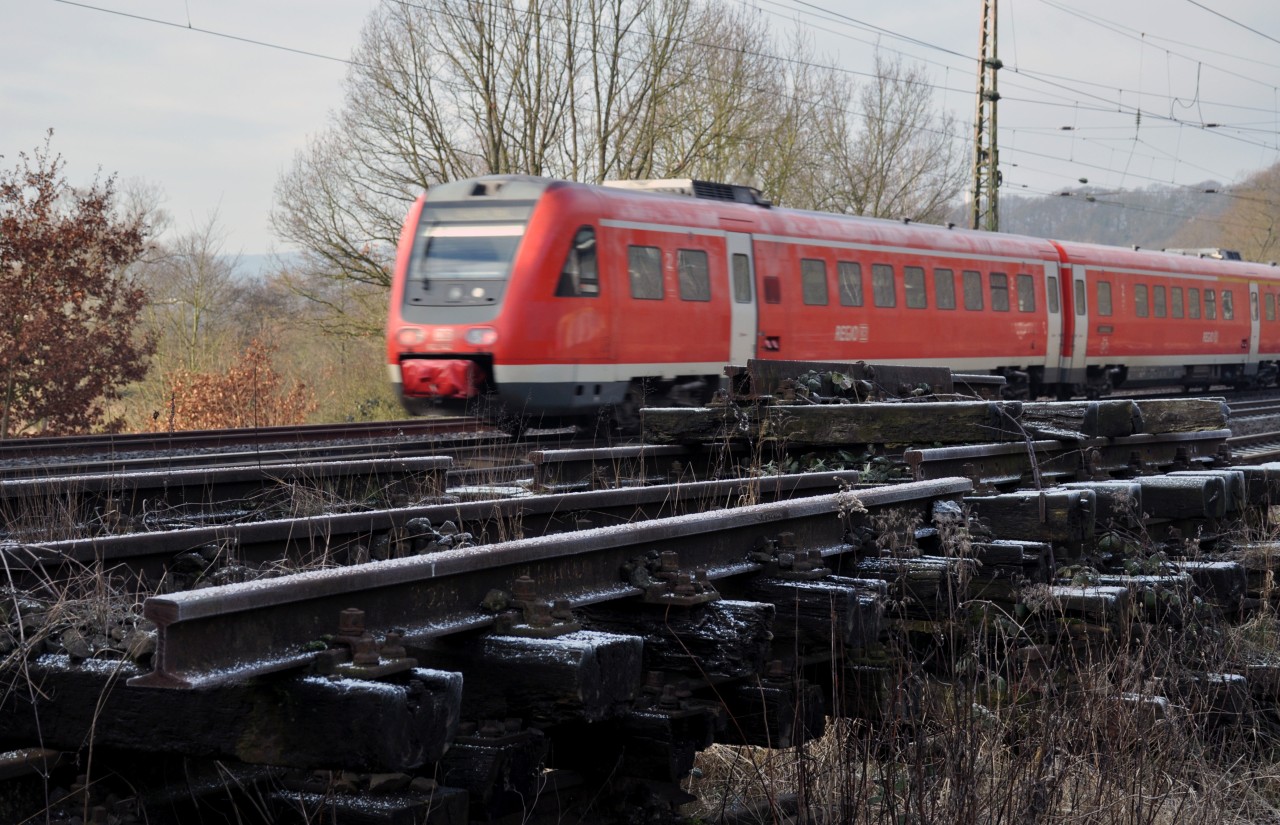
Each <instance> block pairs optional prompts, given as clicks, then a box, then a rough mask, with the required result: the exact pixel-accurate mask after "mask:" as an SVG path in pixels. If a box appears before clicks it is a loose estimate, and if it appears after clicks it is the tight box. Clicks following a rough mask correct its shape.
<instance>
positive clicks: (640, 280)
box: [627, 244, 666, 301]
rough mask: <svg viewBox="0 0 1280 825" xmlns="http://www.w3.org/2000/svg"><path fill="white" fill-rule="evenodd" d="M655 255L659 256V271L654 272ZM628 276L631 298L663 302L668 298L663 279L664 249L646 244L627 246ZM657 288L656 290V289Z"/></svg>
mask: <svg viewBox="0 0 1280 825" xmlns="http://www.w3.org/2000/svg"><path fill="white" fill-rule="evenodd" d="M653 255H657V261H656V263H657V271H656V272H655V271H654V270H653V263H654V259H653ZM627 276H628V280H630V282H631V297H632V298H633V299H635V300H637V301H661V300H662V299H663V298H665V297H666V289H665V286H664V284H663V278H662V249H661V247H657V246H647V245H644V244H629V245H628V246H627ZM655 287H656V289H655Z"/></svg>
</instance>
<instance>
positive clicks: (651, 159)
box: [272, 0, 965, 332]
mask: <svg viewBox="0 0 1280 825" xmlns="http://www.w3.org/2000/svg"><path fill="white" fill-rule="evenodd" d="M788 51H789V52H791V53H795V54H808V53H810V52H811V48H810V47H809V44H807V43H805V42H804V41H803V39H802V38H799V37H797V38H796V39H795V40H794V41H793V42H791V43H789V44H787V45H786V46H784V45H782V44H781V42H780V40H779V38H778V37H777V35H776V34H775V33H774V31H773V29H772V27H771V26H770V25H769V22H768V21H767V20H766V19H765V17H764V16H763V15H762V14H761V13H760V12H759V11H758V10H749V9H742V8H738V7H728V6H725V5H724V4H713V3H710V2H706V0H561V2H559V3H556V4H549V3H546V2H544V0H530V2H525V3H517V2H515V0H436V2H433V3H432V4H431V5H430V6H426V5H422V4H418V3H410V2H404V1H403V0H384V2H383V3H382V5H380V6H379V7H378V8H377V9H376V10H375V11H374V12H373V14H372V15H371V17H370V19H369V22H368V24H367V25H366V27H365V29H364V32H363V35H362V38H361V43H360V46H359V47H358V48H357V49H356V52H355V54H354V56H353V67H352V69H351V71H350V73H349V75H348V78H347V82H346V87H347V94H346V101H345V103H344V105H343V107H342V109H341V110H340V112H339V113H338V114H337V115H335V117H334V119H333V122H332V123H331V124H330V126H329V128H328V129H327V130H326V131H325V132H324V133H323V134H321V135H319V136H318V137H316V138H315V139H314V140H313V141H312V142H311V144H310V145H309V146H308V148H307V149H306V150H305V151H303V152H300V153H299V154H298V155H297V157H296V158H295V160H294V164H293V167H292V169H290V170H289V171H288V172H287V173H286V174H285V175H283V176H282V177H281V179H280V181H279V182H278V183H277V187H276V208H275V210H274V212H273V214H272V222H273V225H274V227H275V229H276V232H277V233H278V234H279V235H280V236H281V237H282V238H283V239H284V240H286V241H289V242H291V243H293V244H296V245H297V246H299V247H300V248H302V249H303V250H304V255H305V262H304V265H303V266H302V267H301V271H302V272H303V273H304V274H305V275H306V277H305V278H302V279H298V280H297V281H296V283H295V285H296V287H297V288H298V289H299V290H300V291H302V292H303V293H304V294H306V295H307V296H308V297H311V298H313V299H314V300H316V301H317V302H319V303H321V304H326V305H328V306H330V307H331V308H332V309H333V310H334V311H335V312H334V314H332V315H331V319H332V323H331V327H332V328H333V329H341V330H343V331H348V332H359V331H362V330H364V331H371V329H374V328H376V325H375V326H374V327H373V328H368V327H367V326H366V324H365V323H363V322H359V321H354V320H353V318H352V317H351V313H347V312H346V311H345V307H344V303H345V302H347V301H355V302H356V303H357V304H358V305H359V306H360V307H361V312H362V314H363V308H364V303H366V302H367V301H368V300H369V299H370V297H371V296H372V297H373V298H374V299H375V300H377V299H379V298H380V296H381V294H382V292H383V291H384V290H385V289H386V287H387V286H388V285H389V282H390V275H389V265H390V262H391V260H390V256H391V253H392V250H393V249H394V247H395V243H396V241H397V239H398V236H399V231H400V225H401V221H402V219H403V215H404V212H405V209H406V207H407V204H408V203H409V202H411V201H412V199H413V198H414V197H415V196H416V195H417V194H418V193H419V192H421V191H422V190H423V189H425V188H428V187H430V186H432V185H434V184H436V183H440V182H443V181H449V180H456V179H459V178H465V177H472V176H476V175H482V174H505V173H519V174H533V175H545V176H548V177H558V178H568V179H573V180H582V181H588V182H598V181H602V180H606V179H617V178H654V177H701V178H709V179H715V180H725V181H732V182H737V183H748V184H754V185H757V186H759V187H761V188H762V189H763V190H764V191H765V192H766V194H767V195H769V196H771V197H772V198H774V199H775V200H776V201H777V202H779V203H783V204H789V205H795V206H800V207H822V208H830V209H835V210H837V211H846V212H856V213H858V214H910V215H912V216H913V217H917V218H922V219H924V218H931V217H935V213H936V212H938V210H939V205H940V204H941V203H943V202H945V201H946V200H947V199H949V198H952V197H954V195H955V194H956V192H958V191H959V186H960V181H962V179H963V158H964V157H965V154H964V151H963V148H962V147H960V146H957V145H954V142H953V141H952V140H951V138H950V136H949V134H948V135H946V137H945V138H944V137H942V134H943V133H946V132H948V131H949V129H950V126H951V124H950V121H949V120H948V119H947V118H945V117H943V118H935V117H934V116H933V113H932V109H931V107H930V104H931V101H930V97H929V95H928V91H927V87H925V86H924V85H923V84H922V82H921V81H922V80H923V71H922V70H920V69H906V68H903V67H902V66H901V65H900V64H897V63H889V62H883V63H882V64H881V65H880V68H881V70H882V72H886V73H887V75H886V76H885V77H883V78H881V80H880V82H878V83H874V84H872V85H871V86H869V87H868V88H867V89H865V90H862V92H861V100H860V101H859V100H858V99H857V97H856V95H857V90H856V89H855V87H854V86H853V85H852V84H851V83H849V82H847V80H845V79H844V78H843V77H842V76H841V75H840V74H839V73H837V72H836V71H835V70H834V69H833V68H830V67H827V66H823V65H821V64H819V63H814V62H811V61H809V60H802V59H798V58H783V57H781V56H780V55H782V54H784V53H787V52H788ZM859 102H860V103H861V105H859ZM855 112H860V114H858V115H855ZM931 160H932V162H933V164H934V165H933V166H930V165H929V162H930V161H931ZM953 166H956V167H957V169H958V172H957V171H955V170H953ZM877 175H878V176H879V178H876V176H877ZM957 176H958V177H957ZM917 187H924V189H925V190H927V191H921V190H920V189H918V188H917ZM334 284H345V285H346V286H344V288H343V289H342V290H337V291H335V290H334V289H333V285H334Z"/></svg>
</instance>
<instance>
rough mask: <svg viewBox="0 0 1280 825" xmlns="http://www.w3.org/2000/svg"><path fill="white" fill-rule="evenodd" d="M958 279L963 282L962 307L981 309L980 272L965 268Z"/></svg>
mask: <svg viewBox="0 0 1280 825" xmlns="http://www.w3.org/2000/svg"><path fill="white" fill-rule="evenodd" d="M960 279H961V280H962V281H963V282H964V283H963V289H964V308H965V309H982V273H981V272H974V271H973V270H972V269H966V270H965V271H964V273H963V274H962V275H961V276H960Z"/></svg>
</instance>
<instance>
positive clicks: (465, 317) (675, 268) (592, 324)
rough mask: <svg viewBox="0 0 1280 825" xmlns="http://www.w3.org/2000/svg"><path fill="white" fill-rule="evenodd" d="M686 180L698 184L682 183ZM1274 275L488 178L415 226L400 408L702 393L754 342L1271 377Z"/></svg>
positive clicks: (1095, 391) (869, 357)
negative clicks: (726, 366)
mask: <svg viewBox="0 0 1280 825" xmlns="http://www.w3.org/2000/svg"><path fill="white" fill-rule="evenodd" d="M690 195H692V196H690ZM1277 292H1280V271H1277V270H1276V269H1275V268H1273V267H1270V266H1264V265H1260V264H1252V263H1245V262H1241V261H1227V260H1215V259H1212V258H1207V257H1197V256H1191V255H1181V254H1174V253H1169V252H1158V251H1139V250H1136V249H1123V248H1116V247H1107V246H1097V245H1091V244H1081V243H1068V242H1061V241H1051V240H1043V239H1039V238H1030V237H1022V236H1017V235H1006V234H1001V233H989V232H974V231H967V230H961V229H954V228H951V227H941V226H930V225H922V224H913V223H906V222H894V221H887V220H877V219H868V218H859V217H851V216H845V215H834V214H825V213H818V212H803V211H796V210H791V209H779V208H772V207H770V206H769V204H768V203H767V202H765V201H763V200H761V199H760V198H759V196H758V194H757V193H756V192H755V191H754V190H751V189H748V188H746V187H739V186H727V185H721V184H708V183H703V182H701V181H648V182H618V183H612V184H606V185H603V186H591V185H586V184H579V183H570V182H566V181H558V180H549V179H545V178H533V177H523V176H493V177H484V178H477V179H474V180H463V181H456V182H453V183H446V184H441V185H439V186H436V187H433V188H432V189H431V190H430V191H429V192H427V193H426V195H424V196H423V197H420V198H419V199H418V201H417V202H416V203H415V204H414V205H413V207H412V209H410V210H409V214H408V216H407V217H406V219H405V223H404V228H403V230H402V231H401V236H400V245H399V250H398V255H397V260H396V270H395V278H394V281H393V284H392V289H391V307H390V313H389V317H388V325H387V363H388V367H389V369H390V373H391V380H392V381H393V382H394V383H395V384H396V386H397V388H398V390H399V392H400V396H401V398H402V399H403V401H404V404H405V406H406V408H407V409H408V410H409V411H410V412H412V413H421V412H425V411H426V410H427V409H429V408H430V407H431V406H433V405H438V404H446V405H451V406H467V405H476V404H478V403H481V402H494V403H496V404H497V405H498V406H499V407H500V408H501V409H502V410H505V411H506V412H507V413H509V414H511V415H514V416H528V417H544V418H554V419H557V420H563V419H567V418H581V417H586V416H595V415H597V414H598V413H599V412H600V411H601V410H602V409H607V410H611V411H612V412H613V413H614V414H615V416H616V417H617V418H618V419H620V420H621V421H623V422H627V421H629V420H630V418H631V417H632V416H634V413H635V409H636V408H637V407H638V406H639V405H640V404H641V403H650V404H653V403H661V404H670V403H701V402H703V401H705V400H707V399H708V398H710V396H711V394H712V393H713V392H714V390H715V389H716V388H717V387H718V386H719V384H720V381H721V380H722V378H723V368H724V366H725V365H726V364H745V363H746V361H747V359H749V358H761V359H770V358H773V359H784V360H813V361H850V362H852V361H867V362H877V363H894V364H918V365H935V366H937V365H941V366H947V367H950V368H952V369H953V370H955V371H957V372H966V373H975V372H990V373H997V374H1001V375H1004V376H1005V377H1006V378H1007V379H1008V387H1009V391H1010V392H1011V394H1013V395H1015V396H1018V397H1039V396H1055V397H1064V398H1065V397H1069V396H1072V395H1088V396H1090V397H1095V396H1098V395H1104V394H1107V393H1109V392H1111V391H1112V390H1113V389H1116V388H1119V387H1126V388H1128V387H1136V386H1142V385H1157V384H1158V385H1170V384H1172V385H1179V384H1181V385H1185V386H1188V387H1208V386H1209V385H1210V384H1218V383H1226V384H1233V385H1240V386H1244V385H1256V384H1263V383H1271V382H1274V381H1275V379H1276V375H1277V370H1276V364H1277V360H1278V359H1280V323H1277V319H1276V295H1277Z"/></svg>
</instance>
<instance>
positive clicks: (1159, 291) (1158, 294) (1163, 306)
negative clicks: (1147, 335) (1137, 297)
mask: <svg viewBox="0 0 1280 825" xmlns="http://www.w3.org/2000/svg"><path fill="white" fill-rule="evenodd" d="M1151 309H1152V311H1153V312H1154V313H1155V316H1156V317H1157V318H1163V317H1165V315H1167V314H1168V309H1169V308H1168V301H1167V300H1166V298H1165V290H1164V287H1162V286H1153V287H1151Z"/></svg>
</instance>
